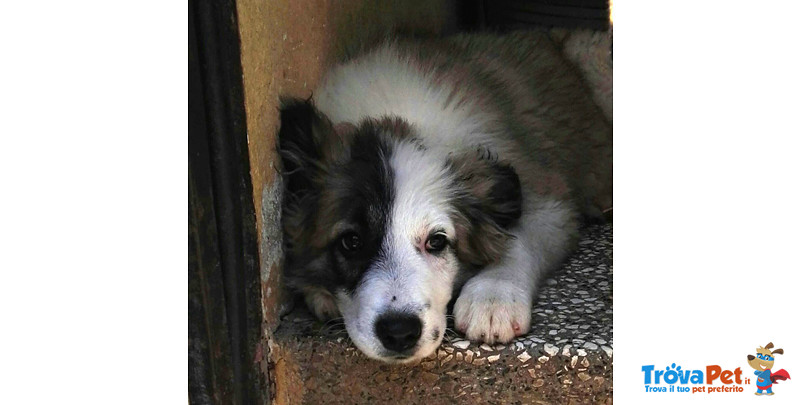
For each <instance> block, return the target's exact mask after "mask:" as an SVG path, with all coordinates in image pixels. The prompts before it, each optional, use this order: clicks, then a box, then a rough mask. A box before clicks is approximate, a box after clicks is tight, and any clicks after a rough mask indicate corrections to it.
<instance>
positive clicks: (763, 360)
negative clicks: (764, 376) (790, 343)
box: [747, 342, 783, 371]
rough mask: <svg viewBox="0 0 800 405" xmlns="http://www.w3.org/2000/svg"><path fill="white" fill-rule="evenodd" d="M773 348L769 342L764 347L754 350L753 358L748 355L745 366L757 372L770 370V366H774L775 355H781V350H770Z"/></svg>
mask: <svg viewBox="0 0 800 405" xmlns="http://www.w3.org/2000/svg"><path fill="white" fill-rule="evenodd" d="M773 347H775V346H773V344H772V342H769V343H768V344H767V345H766V346H764V347H759V348H758V349H756V355H755V356H753V355H752V354H748V355H747V364H749V365H750V367H752V368H754V369H755V370H758V371H764V370H769V369H772V366H774V365H775V355H776V354H783V349H774V350H771V349H772V348H773Z"/></svg>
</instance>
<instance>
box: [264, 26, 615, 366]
mask: <svg viewBox="0 0 800 405" xmlns="http://www.w3.org/2000/svg"><path fill="white" fill-rule="evenodd" d="M589 94H590V92H589V91H588V89H586V88H584V85H583V83H582V80H581V77H580V75H579V74H578V73H577V70H576V69H575V68H574V67H573V66H571V65H570V64H569V63H568V62H567V61H566V60H565V59H563V57H562V56H561V54H560V52H559V50H558V49H557V48H556V46H555V45H554V43H553V42H552V41H551V40H550V39H549V38H548V37H547V35H546V34H545V33H535V32H524V33H513V34H510V35H506V36H499V35H492V34H479V35H462V36H456V37H452V38H447V39H440V40H436V41H428V42H402V41H391V42H386V43H384V44H382V45H380V46H378V47H377V48H375V49H373V50H372V51H370V52H367V53H365V54H363V55H361V56H358V57H355V58H352V59H350V60H349V61H346V62H344V63H342V64H340V65H337V66H335V67H333V68H332V69H331V70H330V71H329V72H328V73H327V75H326V76H325V77H324V78H323V79H322V81H321V83H320V85H319V87H318V88H317V89H316V91H315V92H314V95H313V98H312V99H311V100H297V99H284V100H283V101H282V107H281V114H280V116H281V128H280V133H279V153H280V155H281V157H282V161H283V168H282V174H283V181H284V185H285V191H284V202H283V214H282V221H283V229H284V233H285V244H286V249H285V252H286V260H285V265H284V268H285V274H286V280H287V282H288V283H289V285H290V286H291V287H294V288H295V289H297V290H299V291H301V292H302V293H304V294H305V300H306V303H307V304H308V306H309V308H310V309H311V311H313V312H314V313H315V314H316V315H317V316H318V317H320V318H322V319H326V318H331V317H339V316H341V317H343V318H344V323H345V326H346V328H347V332H348V334H349V335H350V338H351V339H352V341H353V342H354V343H355V345H356V346H357V347H358V348H359V349H360V350H361V351H362V352H364V353H365V354H366V355H367V356H369V357H372V358H375V359H379V360H383V361H386V362H390V363H407V362H413V361H416V360H419V359H421V358H423V357H425V356H428V355H430V354H431V353H432V352H433V351H434V350H435V349H436V348H437V347H438V346H439V344H440V343H441V341H442V337H443V335H444V332H445V328H446V325H447V323H446V313H447V306H448V302H449V301H450V300H451V299H452V298H454V295H455V293H456V292H457V291H460V294H458V296H457V299H456V301H455V305H454V307H453V316H454V318H455V326H456V329H458V330H459V331H461V332H463V333H464V334H466V337H467V338H469V339H470V340H477V341H484V342H487V343H495V342H508V341H509V340H511V339H513V338H514V337H515V336H518V335H521V334H524V333H526V332H527V331H528V330H529V329H530V326H531V325H530V324H531V307H532V304H533V300H534V295H535V293H536V290H537V287H538V286H539V283H540V281H541V279H542V277H543V276H544V275H545V274H546V273H547V272H548V271H550V270H552V269H554V268H556V267H557V266H558V265H559V264H560V262H561V261H562V260H563V259H564V257H565V256H566V255H567V254H568V253H569V252H570V249H571V248H572V246H573V244H574V242H575V241H576V237H577V233H578V232H577V231H578V225H579V217H580V215H581V214H584V215H588V216H599V215H600V213H601V212H602V210H603V209H605V208H609V207H611V186H612V182H611V181H612V173H611V161H612V159H611V158H612V154H611V126H610V123H609V122H608V121H607V120H606V119H605V117H604V116H603V114H602V112H601V111H600V110H599V109H598V107H597V106H596V105H595V104H594V103H593V101H592V99H591V96H590V95H589Z"/></svg>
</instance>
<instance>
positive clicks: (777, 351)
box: [772, 349, 783, 354]
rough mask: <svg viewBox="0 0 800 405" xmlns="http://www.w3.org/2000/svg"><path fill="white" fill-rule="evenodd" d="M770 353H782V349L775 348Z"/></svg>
mask: <svg viewBox="0 0 800 405" xmlns="http://www.w3.org/2000/svg"><path fill="white" fill-rule="evenodd" d="M772 354H783V349H775V350H773V351H772Z"/></svg>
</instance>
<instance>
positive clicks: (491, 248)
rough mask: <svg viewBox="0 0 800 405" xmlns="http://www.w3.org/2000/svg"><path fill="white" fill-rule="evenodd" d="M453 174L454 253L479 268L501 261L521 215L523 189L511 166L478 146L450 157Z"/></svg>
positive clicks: (449, 162) (463, 260) (449, 163)
mask: <svg viewBox="0 0 800 405" xmlns="http://www.w3.org/2000/svg"><path fill="white" fill-rule="evenodd" d="M448 165H449V168H450V169H451V170H452V171H453V172H454V173H455V188H456V199H455V206H456V210H457V213H456V220H455V223H456V238H457V243H456V252H457V254H458V256H459V258H460V259H461V261H462V262H466V263H468V264H470V265H472V266H473V267H482V266H485V265H487V264H489V263H492V262H496V261H498V260H500V258H501V257H502V255H503V254H504V253H505V251H506V250H507V246H508V241H509V239H510V238H511V235H510V234H509V233H508V229H509V228H510V227H511V226H513V225H514V224H515V223H516V222H517V220H518V219H519V218H520V216H521V215H522V190H521V187H520V183H519V176H517V172H516V171H514V168H512V167H511V166H509V165H507V164H504V163H501V162H499V161H498V159H497V156H496V155H493V154H492V153H491V152H490V151H488V150H486V149H483V148H480V149H479V150H478V151H477V153H475V154H472V153H468V154H464V155H460V156H455V157H452V156H451V157H450V159H449V160H448Z"/></svg>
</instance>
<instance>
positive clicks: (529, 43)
mask: <svg viewBox="0 0 800 405" xmlns="http://www.w3.org/2000/svg"><path fill="white" fill-rule="evenodd" d="M314 99H315V101H316V104H317V106H318V107H319V108H320V110H321V111H322V112H323V113H325V114H327V115H328V117H330V118H331V120H332V121H333V122H334V123H340V122H350V123H357V122H359V121H360V120H362V119H363V118H366V117H373V118H374V117H381V116H387V115H388V116H398V117H401V118H403V119H404V120H406V121H408V122H409V123H410V124H412V125H414V126H416V127H417V128H418V129H419V134H420V136H421V137H422V138H423V142H424V143H425V145H426V146H427V147H431V148H437V147H438V148H441V149H442V151H445V152H452V151H456V152H457V151H462V150H466V149H470V148H474V147H476V146H483V147H487V148H489V149H491V150H493V151H494V152H496V153H497V155H498V156H499V157H500V159H501V160H504V161H507V162H509V163H510V164H512V165H513V166H514V167H515V169H516V170H517V173H518V174H519V176H520V181H521V183H522V185H523V189H524V190H525V192H526V194H527V195H528V198H531V199H536V198H538V197H540V196H554V197H556V198H559V199H569V200H571V201H572V202H574V203H575V204H576V206H577V207H578V208H579V209H580V210H581V211H582V212H583V213H584V214H588V215H589V216H599V215H600V213H601V211H602V210H604V209H606V208H609V207H611V192H612V135H611V125H610V123H609V122H608V120H607V119H606V118H605V116H604V115H603V114H602V112H601V111H600V109H599V108H598V107H597V105H596V104H595V103H594V101H593V100H592V98H591V92H590V91H589V89H587V88H586V87H585V84H584V83H583V81H582V78H581V76H580V72H579V70H578V69H576V67H575V66H573V65H572V64H571V63H570V62H569V61H567V60H566V59H565V58H564V57H563V55H562V53H561V51H560V50H559V49H558V45H557V44H556V43H555V42H554V41H553V40H552V39H551V38H550V36H549V35H548V34H547V33H546V32H516V33H511V34H508V35H496V34H463V35H458V36H454V37H449V38H445V39H438V40H426V41H390V42H386V43H384V44H382V45H380V46H378V47H377V48H375V49H373V50H371V51H369V52H367V53H365V54H364V55H362V56H359V57H356V58H353V59H351V60H349V61H348V62H345V63H344V64H342V65H339V66H337V67H335V68H333V69H332V70H331V71H330V72H329V74H328V75H327V76H326V77H325V78H324V79H323V82H322V84H321V86H320V87H319V88H318V90H317V92H316V93H315V95H314Z"/></svg>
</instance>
